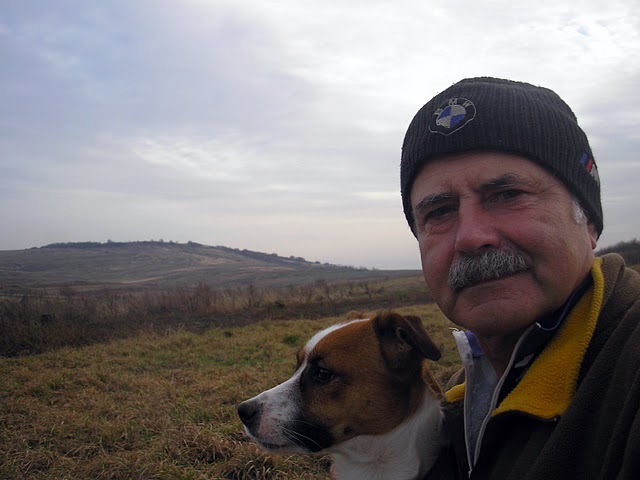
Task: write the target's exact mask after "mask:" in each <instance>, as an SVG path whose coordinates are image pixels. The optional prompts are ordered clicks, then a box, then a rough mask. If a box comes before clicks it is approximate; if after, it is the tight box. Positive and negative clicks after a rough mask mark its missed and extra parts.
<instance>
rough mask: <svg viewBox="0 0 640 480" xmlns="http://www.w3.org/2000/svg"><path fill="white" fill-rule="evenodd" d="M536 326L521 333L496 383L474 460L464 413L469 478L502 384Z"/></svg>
mask: <svg viewBox="0 0 640 480" xmlns="http://www.w3.org/2000/svg"><path fill="white" fill-rule="evenodd" d="M535 326H536V324H535V323H534V324H533V325H531V326H530V327H529V328H527V330H525V332H524V333H523V334H522V335H520V338H519V339H518V341H517V343H516V346H515V347H514V349H513V352H512V353H511V358H510V359H509V363H508V365H507V368H506V369H505V370H504V372H503V373H502V376H501V377H500V380H498V383H497V384H496V387H495V389H494V390H493V395H492V397H491V404H490V405H489V410H488V412H487V415H486V416H485V417H484V420H483V421H482V425H481V426H480V431H479V432H478V438H477V440H476V448H475V449H474V458H473V462H472V461H471V460H472V459H471V450H470V449H469V435H468V432H467V415H466V414H465V415H464V441H465V445H466V447H467V462H469V474H468V478H471V474H472V473H473V468H474V467H475V464H476V462H477V461H478V458H479V456H480V445H482V439H483V437H484V432H485V430H486V428H487V424H488V423H489V420H490V419H491V414H492V413H493V411H494V410H495V409H496V403H497V402H498V397H499V396H500V391H501V390H502V385H503V384H504V382H505V380H506V378H507V374H508V373H509V371H510V370H511V367H512V366H513V362H514V361H515V358H516V354H517V353H518V350H519V348H520V345H521V344H522V342H523V341H524V339H525V338H526V337H527V335H528V334H529V332H530V331H531V330H532V329H534V328H535ZM465 370H467V368H466V366H465ZM470 370H471V369H470ZM469 373H471V374H473V373H472V372H469ZM471 385H472V383H471V382H469V381H467V386H471ZM470 391H471V388H467V389H466V390H465V394H464V397H465V399H464V404H465V405H464V406H465V409H466V406H467V405H468V401H469V400H470V399H469V398H468V397H469V396H470V395H471V394H470Z"/></svg>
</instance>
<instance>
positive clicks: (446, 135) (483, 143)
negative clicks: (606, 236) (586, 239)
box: [400, 77, 602, 235]
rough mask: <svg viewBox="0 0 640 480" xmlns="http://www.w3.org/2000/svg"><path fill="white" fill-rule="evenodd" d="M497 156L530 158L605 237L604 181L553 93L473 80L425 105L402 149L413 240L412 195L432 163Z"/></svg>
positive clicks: (564, 106)
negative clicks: (479, 153) (441, 158)
mask: <svg viewBox="0 0 640 480" xmlns="http://www.w3.org/2000/svg"><path fill="white" fill-rule="evenodd" d="M472 150H494V151H502V152H506V153H512V154H517V155H521V156H523V157H526V158H528V159H530V160H532V161H534V162H536V163H537V164H539V165H540V166H542V167H543V168H545V169H546V170H547V171H549V172H550V173H551V174H552V175H554V176H555V177H556V178H558V180H560V181H561V182H562V183H563V184H564V185H565V186H566V187H567V188H568V190H569V191H570V192H571V193H573V194H574V195H575V196H576V197H577V198H578V200H579V201H580V205H581V206H582V208H583V209H584V210H585V212H586V214H587V217H588V219H589V221H591V222H593V224H594V225H595V227H596V229H597V231H598V235H599V234H600V233H601V232H602V206H601V204H600V180H599V178H598V170H597V167H596V164H595V162H594V160H593V155H592V153H591V148H590V147H589V141H588V140H587V136H586V135H585V133H584V132H583V131H582V129H581V128H580V127H579V126H578V123H577V120H576V116H575V115H574V114H573V112H572V111H571V109H570V108H569V106H568V105H567V104H566V103H565V102H564V101H563V100H562V99H561V98H560V97H559V96H558V95H557V94H556V93H554V92H553V91H551V90H549V89H547V88H542V87H536V86H533V85H530V84H528V83H522V82H514V81H511V80H503V79H499V78H490V77H481V78H468V79H465V80H461V81H460V82H458V83H456V84H454V85H452V86H451V87H449V88H448V89H446V90H444V91H443V92H441V93H440V94H438V95H436V96H435V97H434V98H432V99H431V100H430V101H429V102H428V103H427V104H425V105H424V106H423V107H422V108H421V109H420V110H418V113H416V115H415V117H414V118H413V120H412V122H411V124H410V125H409V128H408V130H407V133H406V135H405V137H404V143H403V145H402V160H401V164H400V183H401V193H402V204H403V207H404V213H405V216H406V217H407V221H408V222H409V226H410V227H411V230H412V231H413V232H414V234H415V225H414V219H413V213H412V210H411V198H410V197H411V188H412V186H413V181H414V179H415V177H416V175H418V173H419V172H420V170H421V169H422V166H423V165H424V164H425V163H426V162H428V161H429V159H431V158H432V157H434V156H435V155H440V154H445V153H458V152H465V151H472Z"/></svg>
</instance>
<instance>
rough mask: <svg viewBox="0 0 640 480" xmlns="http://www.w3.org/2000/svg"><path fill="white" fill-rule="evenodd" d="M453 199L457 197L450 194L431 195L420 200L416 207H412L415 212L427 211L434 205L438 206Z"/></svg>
mask: <svg viewBox="0 0 640 480" xmlns="http://www.w3.org/2000/svg"><path fill="white" fill-rule="evenodd" d="M455 198H457V195H454V194H453V193H451V192H444V193H434V194H433V195H427V196H426V197H424V198H423V199H422V200H420V201H419V202H418V203H417V204H416V206H415V207H413V210H414V211H416V212H420V211H424V210H428V209H431V208H433V207H434V206H436V205H440V204H441V203H448V202H450V201H451V200H453V199H455Z"/></svg>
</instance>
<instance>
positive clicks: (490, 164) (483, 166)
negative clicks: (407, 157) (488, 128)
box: [411, 152, 566, 205]
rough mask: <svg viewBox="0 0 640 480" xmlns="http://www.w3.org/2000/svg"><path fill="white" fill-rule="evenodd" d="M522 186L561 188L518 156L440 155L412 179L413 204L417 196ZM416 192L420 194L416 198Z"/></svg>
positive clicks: (555, 180) (490, 153)
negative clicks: (460, 190) (462, 190)
mask: <svg viewBox="0 0 640 480" xmlns="http://www.w3.org/2000/svg"><path fill="white" fill-rule="evenodd" d="M509 185H523V186H529V187H544V186H549V187H551V186H560V187H562V188H563V189H565V190H566V188H565V187H564V185H563V184H562V183H561V182H560V181H559V180H558V179H556V178H555V177H554V176H553V175H552V174H551V173H549V172H548V171H546V170H545V169H543V168H542V167H540V166H539V165H538V164H536V163H534V162H533V161H531V160H529V159H528V158H525V157H522V156H520V155H511V154H505V153H501V152H464V153H456V154H447V155H439V156H437V157H434V158H433V159H432V160H430V161H429V162H427V163H426V164H425V165H424V166H423V167H422V168H421V170H420V171H419V172H418V175H417V176H416V178H415V181H414V184H413V188H412V192H411V193H412V195H411V199H412V204H414V205H415V202H416V201H419V200H421V198H420V199H416V196H420V197H424V196H425V195H430V194H439V193H450V192H451V191H455V190H457V189H463V188H468V189H472V190H478V189H481V188H483V187H485V186H486V187H501V186H509ZM416 191H418V192H419V193H418V194H417V195H416Z"/></svg>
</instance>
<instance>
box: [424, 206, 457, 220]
mask: <svg viewBox="0 0 640 480" xmlns="http://www.w3.org/2000/svg"><path fill="white" fill-rule="evenodd" d="M454 211H455V207H454V206H452V205H447V206H444V207H438V208H436V209H435V210H431V211H430V212H429V213H427V214H426V215H425V217H424V218H425V222H426V223H429V222H437V221H438V220H443V219H444V218H446V217H447V216H448V215H449V214H451V213H453V212H454Z"/></svg>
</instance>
